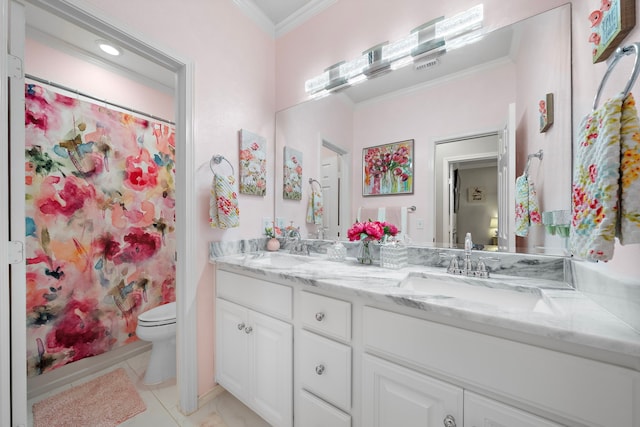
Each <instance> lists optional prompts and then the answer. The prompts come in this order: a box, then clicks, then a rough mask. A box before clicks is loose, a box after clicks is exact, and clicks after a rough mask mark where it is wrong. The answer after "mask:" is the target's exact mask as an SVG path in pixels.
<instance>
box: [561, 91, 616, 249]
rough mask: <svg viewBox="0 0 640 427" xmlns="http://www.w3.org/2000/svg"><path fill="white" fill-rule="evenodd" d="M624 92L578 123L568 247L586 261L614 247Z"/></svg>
mask: <svg viewBox="0 0 640 427" xmlns="http://www.w3.org/2000/svg"><path fill="white" fill-rule="evenodd" d="M623 98H624V93H620V94H618V95H616V96H615V97H613V98H611V99H610V100H608V101H607V102H605V103H604V104H603V105H602V106H601V107H600V108H598V109H595V110H594V111H592V112H591V113H590V114H588V115H586V116H585V117H584V118H583V119H582V122H581V124H580V127H579V136H578V144H577V145H578V147H577V153H576V164H575V167H574V176H573V190H572V210H573V212H572V220H571V235H570V247H571V250H572V252H573V254H574V255H576V256H579V257H580V258H583V259H586V260H589V261H608V260H610V259H611V258H612V257H613V250H614V247H615V234H616V222H617V221H616V219H617V214H618V207H617V203H618V180H619V178H620V118H621V113H622V111H621V110H622V101H623Z"/></svg>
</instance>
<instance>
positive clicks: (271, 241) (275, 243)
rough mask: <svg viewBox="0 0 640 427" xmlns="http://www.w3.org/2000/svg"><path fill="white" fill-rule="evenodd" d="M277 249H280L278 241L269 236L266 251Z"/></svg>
mask: <svg viewBox="0 0 640 427" xmlns="http://www.w3.org/2000/svg"><path fill="white" fill-rule="evenodd" d="M278 249H280V241H279V240H278V239H276V238H275V237H272V238H270V239H269V240H267V250H268V251H272V252H274V251H277V250H278Z"/></svg>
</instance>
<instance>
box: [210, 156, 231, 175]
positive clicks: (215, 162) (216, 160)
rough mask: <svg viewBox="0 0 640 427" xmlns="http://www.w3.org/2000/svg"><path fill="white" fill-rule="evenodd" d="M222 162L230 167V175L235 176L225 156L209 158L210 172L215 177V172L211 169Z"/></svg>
mask: <svg viewBox="0 0 640 427" xmlns="http://www.w3.org/2000/svg"><path fill="white" fill-rule="evenodd" d="M223 160H224V161H225V162H227V163H228V164H229V166H230V167H231V175H235V174H236V171H235V170H234V169H233V165H232V164H231V162H230V161H229V160H227V158H226V157H225V156H222V155H220V154H215V155H213V157H211V160H209V168H210V169H211V172H212V173H213V174H214V175H215V174H216V171H215V170H214V169H213V168H214V167H215V165H219V164H220V163H222V161H223Z"/></svg>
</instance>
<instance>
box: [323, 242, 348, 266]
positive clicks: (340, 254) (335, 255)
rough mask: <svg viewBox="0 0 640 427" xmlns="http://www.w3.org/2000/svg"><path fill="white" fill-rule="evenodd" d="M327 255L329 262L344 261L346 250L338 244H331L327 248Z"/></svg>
mask: <svg viewBox="0 0 640 427" xmlns="http://www.w3.org/2000/svg"><path fill="white" fill-rule="evenodd" d="M327 255H328V256H329V259H330V260H331V261H344V259H345V258H346V256H347V248H345V247H344V245H343V244H342V243H340V242H333V245H331V246H329V248H327Z"/></svg>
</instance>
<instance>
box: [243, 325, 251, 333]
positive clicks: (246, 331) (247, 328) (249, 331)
mask: <svg viewBox="0 0 640 427" xmlns="http://www.w3.org/2000/svg"><path fill="white" fill-rule="evenodd" d="M251 332H253V328H252V327H251V326H247V327H246V328H244V333H245V334H250V333H251Z"/></svg>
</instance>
